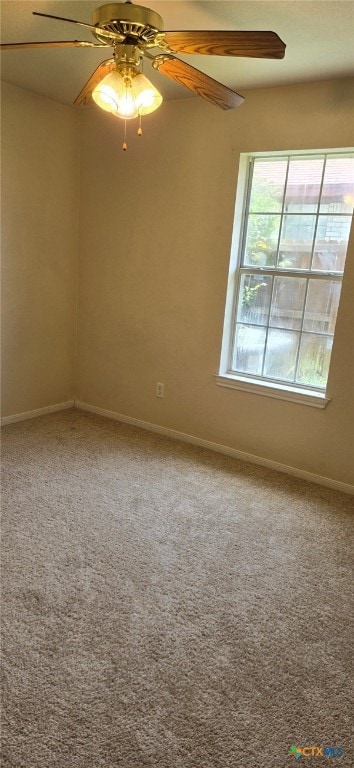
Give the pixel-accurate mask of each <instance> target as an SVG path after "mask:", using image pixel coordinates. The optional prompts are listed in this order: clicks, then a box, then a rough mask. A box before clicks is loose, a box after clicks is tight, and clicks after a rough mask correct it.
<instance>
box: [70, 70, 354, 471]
mask: <svg viewBox="0 0 354 768" xmlns="http://www.w3.org/2000/svg"><path fill="white" fill-rule="evenodd" d="M353 96H354V83H353V80H343V81H337V82H319V83H314V84H307V85H303V86H289V87H282V88H273V89H269V90H263V91H253V92H250V93H248V94H247V99H246V103H245V104H244V105H243V106H242V107H241V108H240V109H239V110H235V111H234V112H229V113H225V112H222V111H219V110H217V109H216V108H214V107H212V106H210V105H208V104H206V103H204V102H202V101H201V100H198V99H185V100H182V101H178V102H170V103H167V104H164V105H163V106H162V107H161V109H160V110H159V111H158V112H157V113H156V114H154V115H151V116H150V117H147V118H146V119H145V120H144V123H143V128H144V135H143V137H142V138H141V139H138V138H136V137H135V135H133V131H134V127H130V126H129V131H130V133H129V137H128V151H127V152H126V153H123V152H122V151H121V148H120V147H121V140H122V126H121V124H120V123H119V121H117V120H115V119H114V118H111V117H109V116H107V115H105V114H103V113H102V114H101V113H98V112H97V111H95V110H94V109H93V110H87V111H86V113H84V114H83V116H82V133H81V184H80V192H81V194H80V239H79V252H80V268H79V270H80V271H79V355H78V379H77V387H76V395H77V398H78V399H79V400H81V401H84V402H86V403H90V404H93V405H95V406H99V407H101V408H105V409H108V410H112V411H116V412H118V413H120V414H125V415H127V416H131V417H134V418H136V419H142V420H145V421H148V422H151V423H153V424H158V425H161V426H164V427H168V428H171V429H175V430H179V431H181V432H185V433H188V434H191V435H194V436H196V437H199V438H203V439H205V440H210V441H213V442H216V443H220V444H223V445H226V446H229V447H232V448H235V449H238V450H241V451H246V452H249V453H251V454H254V455H256V456H260V457H263V458H266V459H270V460H272V461H276V462H281V463H283V464H287V465H290V466H293V467H297V468H299V469H302V470H305V471H309V472H313V473H316V474H319V475H323V476H326V477H329V478H332V479H335V480H338V481H342V482H347V483H353V482H354V471H353V448H352V444H353V423H354V398H353V393H354V356H353V328H354V302H353V300H352V295H353V285H354V239H353V238H352V242H351V248H350V253H349V255H348V266H347V270H346V274H345V281H344V288H343V293H342V302H341V307H340V313H339V318H338V325H337V334H336V343H335V348H334V352H333V364H332V368H331V372H330V382H329V384H330V387H329V388H330V395H331V397H332V402H331V403H330V404H329V406H328V407H327V408H326V410H324V411H322V410H317V409H314V408H310V407H308V406H302V405H298V404H293V403H288V402H284V401H279V400H275V399H271V398H268V397H264V396H260V395H252V394H248V393H244V392H240V391H234V390H229V389H224V388H221V387H217V386H216V384H215V381H214V374H215V373H216V372H217V370H218V364H219V356H220V345H221V335H222V327H223V314H224V304H225V295H226V285H227V276H228V263H229V254H230V245H231V236H232V223H233V208H234V199H235V192H236V179H237V172H238V160H239V154H240V152H248V151H269V150H291V149H301V148H304V149H312V148H327V147H328V148H331V147H342V146H343V147H347V146H350V145H351V144H353V120H354V98H353ZM130 134H132V135H131V138H130ZM157 381H159V382H164V384H165V395H166V396H165V399H163V400H162V399H157V398H156V396H155V385H156V382H157Z"/></svg>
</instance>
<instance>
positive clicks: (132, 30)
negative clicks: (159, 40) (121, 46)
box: [92, 2, 163, 43]
mask: <svg viewBox="0 0 354 768" xmlns="http://www.w3.org/2000/svg"><path fill="white" fill-rule="evenodd" d="M92 22H93V25H94V26H98V27H101V29H104V30H106V31H107V32H115V33H118V34H120V35H124V37H127V38H136V39H137V40H142V41H144V42H146V43H149V42H152V41H153V40H154V39H155V36H156V34H157V32H162V31H163V20H162V18H161V16H160V15H159V14H158V13H156V12H155V11H152V10H151V9H150V8H145V7H144V6H143V5H133V4H132V3H130V2H126V3H107V5H101V6H100V7H99V8H96V10H95V11H94V12H93V15H92ZM93 34H94V35H95V37H97V38H98V39H99V40H100V33H99V31H97V33H96V32H94V33H93ZM106 41H107V37H105V38H103V42H106Z"/></svg>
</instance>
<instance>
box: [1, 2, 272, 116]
mask: <svg viewBox="0 0 354 768" xmlns="http://www.w3.org/2000/svg"><path fill="white" fill-rule="evenodd" d="M33 13H34V15H35V16H44V17H45V18H48V19H55V20H57V21H62V22H69V23H71V24H78V25H79V26H80V27H84V28H85V29H87V30H90V31H91V32H92V33H93V36H94V37H95V38H96V41H97V42H95V43H93V42H81V41H78V40H68V41H67V40H65V41H50V42H32V43H31V42H27V43H3V44H2V45H1V46H0V47H1V49H3V50H4V49H5V50H6V49H7V50H9V49H17V48H51V47H56V48H70V47H76V48H106V47H110V48H113V57H111V58H109V59H106V60H105V61H103V62H102V63H101V64H100V65H99V66H98V67H97V69H96V70H95V71H94V72H93V74H92V75H91V77H90V78H89V80H88V81H87V83H86V85H84V87H83V88H82V90H81V91H80V93H79V95H78V96H77V97H76V99H75V101H74V104H75V105H77V106H82V105H86V104H88V103H90V102H91V98H93V99H94V101H95V102H96V103H97V104H98V105H99V106H100V107H102V108H103V109H105V110H106V111H108V112H111V113H112V114H114V115H115V116H117V117H122V118H124V119H127V118H132V117H137V116H140V117H141V115H144V114H148V113H149V112H152V111H154V110H155V109H157V107H159V106H160V104H161V102H162V97H161V95H160V94H159V93H158V91H157V89H156V88H154V86H153V85H152V84H151V83H150V82H149V81H148V80H147V78H146V77H145V76H144V75H143V74H142V61H143V58H144V57H146V58H147V59H149V60H150V61H151V64H152V66H153V68H154V69H156V70H157V71H159V72H162V74H164V75H166V76H167V77H169V78H171V79H172V80H174V81H176V82H177V83H180V84H182V85H183V86H185V87H186V88H189V90H191V91H194V93H196V94H198V96H201V97H202V98H204V99H206V100H207V101H209V102H211V103H212V104H215V105H216V106H218V107H221V109H232V108H234V107H238V106H240V105H241V104H242V102H243V101H244V99H243V97H242V96H240V94H238V93H236V92H235V91H233V90H232V89H231V88H228V87H227V86H225V85H223V84H222V83H219V82H218V81H217V80H214V79H213V78H212V77H209V76H208V75H206V74H204V73H203V72H201V71H200V70H198V69H196V68H195V67H193V66H191V65H190V64H187V63H186V62H185V61H182V60H181V59H178V58H177V57H176V56H175V55H174V54H175V53H182V54H206V55H213V56H247V57H253V58H268V59H282V58H283V57H284V54H285V44H284V43H283V42H282V40H281V39H280V38H279V37H278V35H277V34H276V33H275V32H255V31H250V32H246V31H232V30H227V31H219V30H216V31H212V30H206V31H199V30H193V31H188V32H186V31H180V32H176V31H173V32H165V31H164V25H163V19H162V18H161V16H160V15H159V14H158V13H156V12H155V11H153V10H150V9H149V8H145V7H144V6H142V5H133V3H132V2H130V0H127V2H124V3H108V4H106V5H101V6H100V7H98V8H96V10H95V11H94V12H93V18H92V24H86V23H85V22H82V21H76V20H75V19H67V18H64V17H62V16H53V15H51V14H47V13H39V12H36V11H34V12H33ZM156 49H157V53H156ZM158 49H159V50H158Z"/></svg>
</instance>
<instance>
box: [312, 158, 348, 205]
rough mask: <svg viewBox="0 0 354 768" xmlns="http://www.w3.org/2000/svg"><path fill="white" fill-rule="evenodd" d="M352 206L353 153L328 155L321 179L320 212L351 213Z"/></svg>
mask: <svg viewBox="0 0 354 768" xmlns="http://www.w3.org/2000/svg"><path fill="white" fill-rule="evenodd" d="M353 206H354V155H353V156H352V157H333V156H332V157H328V159H327V162H326V170H325V175H324V179H323V189H322V196H321V208H320V210H321V213H326V212H327V213H352V211H353Z"/></svg>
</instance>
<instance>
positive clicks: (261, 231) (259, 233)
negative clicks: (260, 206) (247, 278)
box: [243, 213, 280, 267]
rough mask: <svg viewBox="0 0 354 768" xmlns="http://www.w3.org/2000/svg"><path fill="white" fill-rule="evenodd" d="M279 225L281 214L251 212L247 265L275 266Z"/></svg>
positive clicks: (248, 230) (245, 256)
mask: <svg viewBox="0 0 354 768" xmlns="http://www.w3.org/2000/svg"><path fill="white" fill-rule="evenodd" d="M279 227H280V216H277V215H272V214H269V216H267V215H262V214H260V213H258V214H257V213H255V214H250V216H249V217H248V226H247V239H246V248H245V254H244V258H243V263H244V264H245V265H250V266H251V265H252V266H257V267H274V265H275V262H276V259H277V247H278V237H279Z"/></svg>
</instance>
